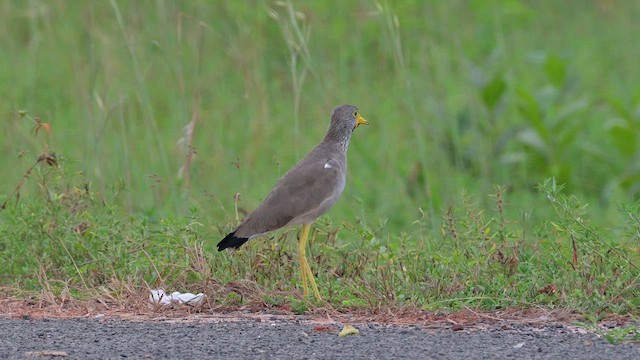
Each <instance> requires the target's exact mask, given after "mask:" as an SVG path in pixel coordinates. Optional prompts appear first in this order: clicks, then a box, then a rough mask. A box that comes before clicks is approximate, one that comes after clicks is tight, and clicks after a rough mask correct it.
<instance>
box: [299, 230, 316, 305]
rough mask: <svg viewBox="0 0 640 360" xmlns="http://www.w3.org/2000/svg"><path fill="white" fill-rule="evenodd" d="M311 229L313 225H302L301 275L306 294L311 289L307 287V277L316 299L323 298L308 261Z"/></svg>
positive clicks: (300, 248) (300, 246)
mask: <svg viewBox="0 0 640 360" xmlns="http://www.w3.org/2000/svg"><path fill="white" fill-rule="evenodd" d="M310 229H311V225H303V226H302V234H300V241H299V242H298V261H299V262H300V276H301V277H302V286H303V287H304V290H303V291H304V296H305V297H306V296H308V295H309V290H308V289H307V279H308V280H309V282H310V283H311V288H312V289H313V294H314V295H315V296H316V299H318V300H322V298H321V297H320V292H319V291H318V286H317V285H316V279H315V277H314V276H313V273H312V272H311V267H310V266H309V262H308V261H307V254H306V252H307V239H308V238H309V230H310Z"/></svg>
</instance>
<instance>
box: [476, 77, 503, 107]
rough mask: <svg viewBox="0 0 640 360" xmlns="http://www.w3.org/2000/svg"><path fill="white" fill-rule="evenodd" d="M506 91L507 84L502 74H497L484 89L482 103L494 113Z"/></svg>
mask: <svg viewBox="0 0 640 360" xmlns="http://www.w3.org/2000/svg"><path fill="white" fill-rule="evenodd" d="M506 89H507V83H505V82H504V80H503V79H502V76H501V75H500V74H496V75H495V76H494V77H493V79H491V81H490V82H489V83H488V84H487V85H485V86H484V88H482V101H483V102H484V104H485V105H486V106H487V108H489V110H491V111H493V109H495V107H496V105H497V104H498V101H500V99H501V98H502V95H503V94H504V92H505V90H506Z"/></svg>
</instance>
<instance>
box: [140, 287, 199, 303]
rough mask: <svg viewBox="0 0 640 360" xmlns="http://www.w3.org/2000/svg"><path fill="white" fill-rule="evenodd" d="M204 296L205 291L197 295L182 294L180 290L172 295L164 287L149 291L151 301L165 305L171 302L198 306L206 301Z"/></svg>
mask: <svg viewBox="0 0 640 360" xmlns="http://www.w3.org/2000/svg"><path fill="white" fill-rule="evenodd" d="M204 297H205V295H204V294H203V293H199V294H197V295H194V294H192V293H184V294H181V293H180V292H179V291H174V292H172V293H171V295H167V294H166V293H165V292H164V290H162V289H157V290H151V292H150V293H149V301H151V302H152V303H154V304H158V305H165V306H166V305H169V304H178V305H179V304H187V305H191V306H198V305H202V304H203V303H204Z"/></svg>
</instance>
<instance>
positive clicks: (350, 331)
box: [338, 325, 360, 336]
mask: <svg viewBox="0 0 640 360" xmlns="http://www.w3.org/2000/svg"><path fill="white" fill-rule="evenodd" d="M359 333H360V331H358V329H356V328H354V327H353V326H351V325H345V326H344V327H343V328H342V331H340V333H339V334H338V336H347V335H357V334H359Z"/></svg>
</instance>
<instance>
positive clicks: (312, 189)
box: [217, 104, 369, 301]
mask: <svg viewBox="0 0 640 360" xmlns="http://www.w3.org/2000/svg"><path fill="white" fill-rule="evenodd" d="M368 124H369V122H368V121H367V120H366V119H365V118H364V117H362V115H361V114H360V113H359V112H358V108H356V107H355V106H353V105H346V104H345V105H339V106H337V107H335V108H334V109H333V111H332V112H331V121H330V123H329V128H328V130H327V132H326V134H325V136H324V138H323V140H322V142H320V144H318V145H317V146H316V147H314V148H313V149H312V150H311V151H310V152H309V153H308V154H307V155H306V156H305V157H304V158H302V160H300V161H299V162H298V163H297V164H296V165H295V166H294V167H292V168H291V169H289V171H287V172H286V173H285V174H284V175H283V176H282V177H281V178H280V180H278V182H277V183H276V185H275V186H274V187H273V189H272V190H271V192H270V193H269V194H268V195H267V197H266V198H265V199H264V200H263V201H262V203H260V205H258V207H256V208H255V209H254V210H253V211H252V212H251V213H250V214H249V215H247V216H246V217H245V218H244V219H243V220H242V221H241V222H240V225H238V226H237V227H236V228H235V230H233V231H232V232H231V233H229V234H228V235H227V236H225V237H224V239H222V240H221V241H220V242H219V243H218V245H217V247H218V251H222V250H224V249H227V248H235V249H237V248H239V247H240V246H242V244H244V243H245V242H247V241H249V240H251V239H253V238H256V237H258V236H261V235H264V234H266V233H268V232H270V231H274V230H277V229H281V228H285V227H290V226H295V225H302V228H301V231H300V235H299V237H298V263H299V266H300V277H301V279H302V286H303V291H304V296H305V297H308V296H309V289H308V283H309V284H311V288H312V289H313V293H314V295H315V297H316V299H317V300H319V301H320V300H322V298H321V296H320V292H319V291H318V286H317V285H316V281H315V278H314V276H313V273H312V272H311V267H310V266H309V262H308V261H307V257H306V246H307V238H308V237H309V231H310V229H311V225H312V224H313V223H314V222H315V220H316V219H317V218H318V217H320V216H321V215H322V214H324V213H325V212H326V211H327V210H329V208H330V207H331V206H333V204H335V202H336V201H337V200H338V198H339V197H340V195H341V194H342V191H343V190H344V187H345V184H346V179H347V148H348V147H349V140H351V135H352V134H353V132H354V130H355V129H356V128H357V127H358V126H360V125H368Z"/></svg>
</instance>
